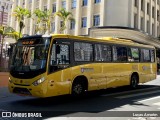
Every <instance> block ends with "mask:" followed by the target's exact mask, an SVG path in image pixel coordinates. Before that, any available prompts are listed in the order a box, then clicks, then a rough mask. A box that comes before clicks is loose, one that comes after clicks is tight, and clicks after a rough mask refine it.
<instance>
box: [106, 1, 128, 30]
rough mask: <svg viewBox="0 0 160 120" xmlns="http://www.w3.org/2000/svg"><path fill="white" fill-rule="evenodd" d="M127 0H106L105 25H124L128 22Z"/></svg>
mask: <svg viewBox="0 0 160 120" xmlns="http://www.w3.org/2000/svg"><path fill="white" fill-rule="evenodd" d="M129 3H130V2H129V0H106V3H105V6H106V9H105V25H104V26H124V27H128V24H129V14H130V12H128V11H129V8H130V7H131V6H129Z"/></svg>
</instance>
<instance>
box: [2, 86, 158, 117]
mask: <svg viewBox="0 0 160 120" xmlns="http://www.w3.org/2000/svg"><path fill="white" fill-rule="evenodd" d="M148 88H155V89H156V90H160V86H154V85H140V86H139V87H138V92H136V91H134V90H132V89H130V88H129V87H119V88H114V89H107V90H99V91H93V92H88V93H87V94H86V95H85V96H83V97H81V98H75V97H72V96H71V95H64V96H58V97H50V98H30V97H26V99H22V100H13V101H11V102H7V103H6V104H7V105H6V107H5V108H3V109H7V110H10V111H23V112H24V111H28V112H31V111H33V112H35V111H37V112H38V111H39V112H44V113H46V114H45V116H46V118H47V117H51V116H52V117H55V116H69V115H70V114H74V113H79V112H80V113H81V112H82V113H85V114H86V113H87V114H88V113H89V114H92V113H101V112H104V111H108V110H112V109H114V108H117V107H121V106H123V105H128V104H129V105H138V106H146V105H145V104H143V103H137V102H135V100H138V99H145V98H149V97H154V96H157V95H158V94H159V93H154V94H149V95H145V94H144V95H141V96H136V97H130V98H126V99H118V98H117V96H121V95H126V94H129V95H132V94H137V93H146V92H148V91H154V90H155V89H153V90H149V89H148ZM142 89H143V90H142ZM144 89H146V90H145V91H144ZM147 89H148V90H147ZM141 90H142V91H141ZM125 91H128V93H126V92H125ZM120 92H124V93H122V94H121V93H120ZM116 93H117V94H116ZM118 93H120V94H118ZM114 94H115V95H114ZM105 95H106V96H105ZM22 98H23V97H22ZM0 106H1V105H0ZM4 106H5V105H4ZM7 106H8V107H7ZM92 116H93V114H92ZM78 117H83V114H81V116H78Z"/></svg>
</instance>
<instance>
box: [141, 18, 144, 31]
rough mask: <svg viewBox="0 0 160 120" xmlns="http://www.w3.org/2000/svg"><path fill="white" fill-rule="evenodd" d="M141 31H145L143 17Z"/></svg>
mask: <svg viewBox="0 0 160 120" xmlns="http://www.w3.org/2000/svg"><path fill="white" fill-rule="evenodd" d="M141 30H144V18H143V17H141Z"/></svg>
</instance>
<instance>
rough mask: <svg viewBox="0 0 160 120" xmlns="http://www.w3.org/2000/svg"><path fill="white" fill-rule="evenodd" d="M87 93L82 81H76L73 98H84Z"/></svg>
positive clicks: (73, 87)
mask: <svg viewBox="0 0 160 120" xmlns="http://www.w3.org/2000/svg"><path fill="white" fill-rule="evenodd" d="M84 93H85V86H84V84H83V83H82V82H80V81H75V82H74V83H73V86H72V95H73V96H82V95H83V94H84Z"/></svg>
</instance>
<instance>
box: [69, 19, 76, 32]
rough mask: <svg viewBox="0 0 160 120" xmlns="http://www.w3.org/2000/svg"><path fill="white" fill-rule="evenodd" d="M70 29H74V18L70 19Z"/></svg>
mask: <svg viewBox="0 0 160 120" xmlns="http://www.w3.org/2000/svg"><path fill="white" fill-rule="evenodd" d="M70 29H71V30H73V29H75V21H74V20H71V25H70Z"/></svg>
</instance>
